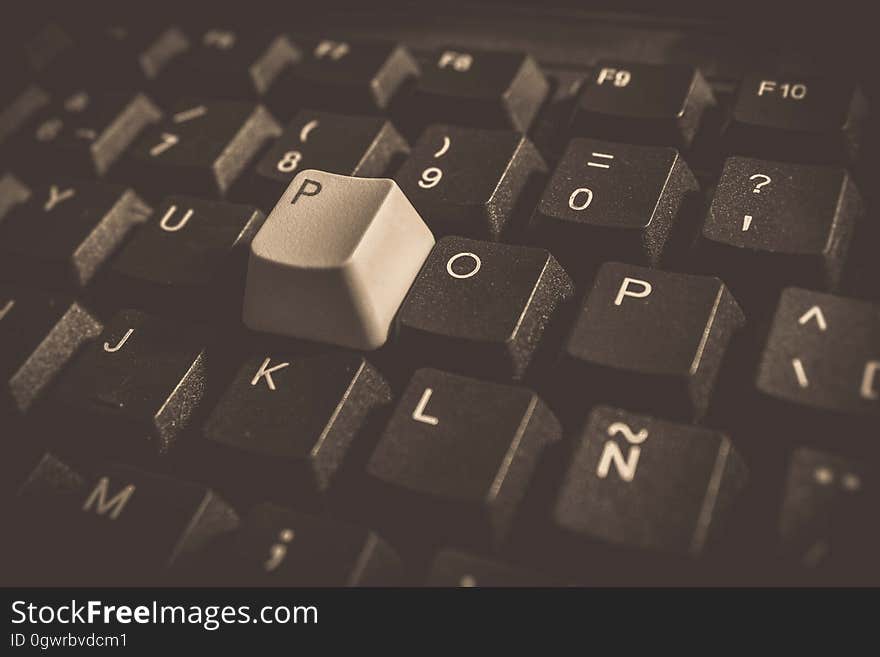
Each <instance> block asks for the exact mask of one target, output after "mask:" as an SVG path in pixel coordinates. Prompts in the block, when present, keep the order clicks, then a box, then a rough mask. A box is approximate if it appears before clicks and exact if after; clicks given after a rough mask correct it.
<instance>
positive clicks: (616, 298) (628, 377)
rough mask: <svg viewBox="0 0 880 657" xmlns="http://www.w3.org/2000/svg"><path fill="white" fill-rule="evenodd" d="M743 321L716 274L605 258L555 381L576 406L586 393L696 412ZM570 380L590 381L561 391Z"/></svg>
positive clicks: (682, 413)
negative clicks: (562, 373) (562, 374)
mask: <svg viewBox="0 0 880 657" xmlns="http://www.w3.org/2000/svg"><path fill="white" fill-rule="evenodd" d="M743 322H744V318H743V314H742V311H741V310H740V308H739V306H738V305H737V303H736V300H735V299H734V298H733V296H731V294H730V292H729V291H728V290H727V287H726V286H725V285H724V283H722V282H721V281H720V280H718V279H717V278H712V277H709V276H692V275H688V274H678V273H672V272H665V271H657V270H653V269H646V268H643V267H636V266H634V265H624V264H621V263H617V262H610V263H605V264H604V265H602V266H601V267H600V268H599V272H598V274H597V275H596V280H595V283H594V284H593V288H592V289H591V290H590V293H589V295H588V296H587V298H586V300H585V302H584V304H583V306H582V310H581V312H580V315H579V316H578V318H577V320H576V321H575V324H574V327H573V328H572V330H571V333H570V334H569V336H568V339H567V340H566V342H565V347H564V352H563V357H564V365H566V366H567V367H568V368H569V369H568V370H567V371H568V372H569V373H570V376H567V377H561V380H562V381H563V384H562V385H563V386H564V387H565V388H566V390H565V393H566V394H567V395H571V397H572V398H573V400H574V401H575V403H577V404H580V405H582V404H583V403H584V401H585V400H587V399H593V400H596V401H608V402H614V403H617V404H620V405H623V406H627V407H631V408H639V409H646V410H651V411H654V412H657V413H663V414H664V415H668V416H672V415H675V416H677V417H681V418H687V419H692V418H699V417H701V416H702V415H703V414H704V413H705V411H706V408H707V405H708V403H709V398H710V396H711V393H712V388H713V386H714V383H715V378H716V376H717V374H718V370H719V368H720V365H721V360H722V358H723V356H724V352H725V350H726V348H727V344H728V342H729V340H730V338H731V336H732V335H733V333H734V332H735V331H736V330H737V329H739V328H740V327H741V326H742V324H743ZM575 381H581V382H583V383H589V384H590V385H582V384H581V385H579V386H578V387H577V389H576V390H568V389H567V388H568V386H569V385H571V383H572V382H575Z"/></svg>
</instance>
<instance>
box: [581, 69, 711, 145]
mask: <svg viewBox="0 0 880 657" xmlns="http://www.w3.org/2000/svg"><path fill="white" fill-rule="evenodd" d="M594 70H595V74H594V75H595V77H594V78H593V80H591V81H590V83H588V84H587V85H585V86H584V89H583V91H582V92H581V96H580V98H579V99H578V103H577V107H576V108H575V112H574V116H573V118H572V126H571V130H572V134H574V135H577V136H585V137H598V138H600V139H608V140H612V141H623V142H627V143H638V144H655V145H663V146H676V147H677V148H682V149H686V148H690V146H691V144H692V142H693V140H694V137H695V135H696V134H697V131H698V130H699V127H700V121H701V120H702V118H703V115H704V113H705V112H706V110H708V109H710V108H712V107H714V105H715V98H714V96H713V94H712V89H711V88H710V87H709V84H708V82H706V79H705V78H704V77H703V76H702V74H701V73H700V71H698V70H697V69H695V68H693V67H691V66H677V65H664V66H660V65H654V64H642V63H635V62H621V61H607V60H606V61H601V62H599V63H597V64H596V67H595V69H594Z"/></svg>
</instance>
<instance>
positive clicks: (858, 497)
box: [777, 447, 880, 586]
mask: <svg viewBox="0 0 880 657" xmlns="http://www.w3.org/2000/svg"><path fill="white" fill-rule="evenodd" d="M871 474H872V473H870V472H869V468H868V467H866V464H864V463H861V464H860V463H856V462H854V461H852V460H850V459H846V458H842V457H839V456H835V455H832V454H828V453H825V452H820V451H817V450H815V449H810V448H805V447H804V448H800V449H797V450H795V451H794V452H793V453H792V455H791V460H790V463H789V467H788V474H787V477H786V483H785V488H784V493H783V499H782V506H781V509H780V513H779V526H778V535H777V550H778V554H779V557H780V558H781V559H782V560H783V561H784V562H785V563H786V564H788V565H790V566H796V567H798V568H801V569H808V570H811V571H813V572H814V573H815V574H824V575H825V576H828V577H834V578H837V581H838V582H840V581H848V582H851V583H857V584H858V585H861V586H864V585H870V584H871V583H872V582H873V583H875V584H876V583H877V582H878V581H880V570H878V569H877V567H876V563H875V556H874V555H876V553H877V548H878V541H877V535H876V532H872V531H870V528H869V526H868V525H869V521H868V519H869V518H871V517H872V515H873V509H874V508H876V503H877V491H876V486H875V484H874V478H873V477H872V476H871ZM866 523H868V524H866ZM799 574H800V575H802V573H799ZM840 578H845V579H843V580H841V579H840Z"/></svg>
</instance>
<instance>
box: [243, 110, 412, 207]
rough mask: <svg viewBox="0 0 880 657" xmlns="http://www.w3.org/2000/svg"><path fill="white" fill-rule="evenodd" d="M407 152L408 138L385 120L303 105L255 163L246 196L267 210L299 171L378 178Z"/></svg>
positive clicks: (273, 204)
mask: <svg viewBox="0 0 880 657" xmlns="http://www.w3.org/2000/svg"><path fill="white" fill-rule="evenodd" d="M407 153H409V146H408V145H407V143H406V141H404V139H403V137H401V136H400V134H398V132H397V130H395V128H394V126H393V125H391V123H389V122H388V121H386V120H385V119H382V118H380V117H373V116H352V115H348V114H331V113H329V112H315V111H312V110H302V111H300V112H297V114H296V116H295V117H294V118H293V120H292V121H291V122H290V123H289V124H288V126H287V127H286V128H285V129H284V132H283V133H282V134H281V137H280V138H279V139H278V140H277V141H276V142H275V143H274V144H272V146H271V147H270V148H269V149H268V150H267V151H266V153H265V154H264V155H263V157H262V158H261V159H260V161H259V163H258V164H257V166H256V167H255V169H254V172H253V176H252V180H251V183H250V189H249V192H248V194H249V198H250V199H252V200H253V202H256V203H259V204H260V207H264V208H267V209H271V208H273V207H274V206H275V203H277V202H278V199H279V198H281V195H282V194H283V193H284V190H285V189H287V186H288V185H290V181H291V180H293V177H294V176H295V175H296V174H298V173H299V172H300V171H303V170H305V169H317V170H318V171H326V172H327V173H338V174H340V175H344V176H362V177H364V178H376V177H379V176H382V175H384V174H386V173H387V172H388V170H389V169H390V168H391V166H392V165H393V164H394V163H398V162H399V160H401V159H402V158H403V157H404V156H406V154H407Z"/></svg>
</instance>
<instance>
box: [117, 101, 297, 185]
mask: <svg viewBox="0 0 880 657" xmlns="http://www.w3.org/2000/svg"><path fill="white" fill-rule="evenodd" d="M280 134H281V127H280V126H279V125H278V124H277V123H276V122H275V119H273V118H272V115H271V114H269V113H268V112H267V111H266V110H265V109H264V108H263V107H262V106H261V105H256V104H254V103H248V102H237V101H231V100H230V101H223V100H221V101H208V100H197V99H196V100H182V101H180V102H178V103H177V104H176V105H175V108H174V111H173V112H171V114H170V116H168V117H166V119H165V120H164V121H163V122H162V123H160V124H159V125H158V126H157V127H153V128H150V129H149V130H147V131H146V132H145V134H144V135H143V136H142V137H141V138H140V139H139V140H138V141H137V142H136V143H135V144H134V146H132V148H131V149H130V150H129V154H128V157H127V158H126V161H125V162H124V164H125V173H124V175H125V176H126V179H127V180H131V181H132V182H134V183H135V184H136V185H137V187H138V189H140V188H141V187H143V188H145V189H149V190H150V191H152V192H153V193H154V194H155V195H156V196H157V197H159V198H164V197H165V196H167V195H168V194H169V193H180V194H192V195H194V196H202V197H207V198H223V197H224V196H225V195H226V193H227V192H228V191H229V188H230V187H231V186H232V184H233V183H234V182H235V181H236V180H237V179H238V177H239V176H240V175H241V174H242V172H243V171H244V170H245V168H246V167H247V166H248V165H249V164H250V163H251V161H252V160H253V159H254V158H255V157H256V155H257V154H258V153H259V152H260V151H261V150H262V148H263V146H264V145H265V144H266V142H267V141H268V140H270V139H272V138H273V137H277V136H278V135H280Z"/></svg>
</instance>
